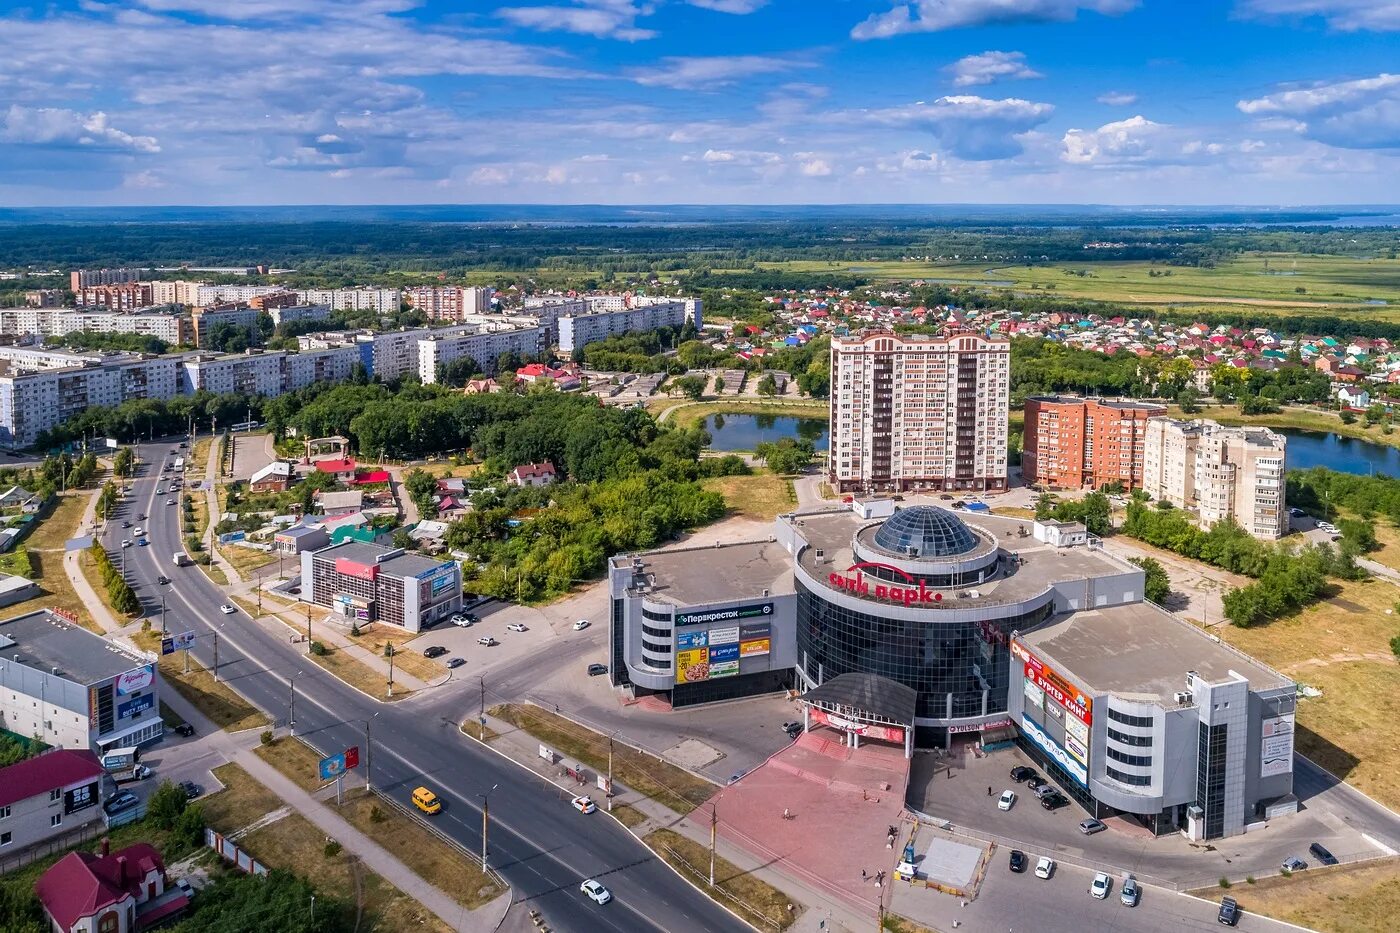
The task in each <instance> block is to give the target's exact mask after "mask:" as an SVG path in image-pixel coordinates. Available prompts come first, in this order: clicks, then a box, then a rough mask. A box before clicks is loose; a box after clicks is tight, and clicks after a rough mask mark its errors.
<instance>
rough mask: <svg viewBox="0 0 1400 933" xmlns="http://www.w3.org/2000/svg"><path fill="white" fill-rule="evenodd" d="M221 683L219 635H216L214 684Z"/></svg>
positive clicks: (216, 633)
mask: <svg viewBox="0 0 1400 933" xmlns="http://www.w3.org/2000/svg"><path fill="white" fill-rule="evenodd" d="M218 682H219V633H218V632H215V633H214V683H218Z"/></svg>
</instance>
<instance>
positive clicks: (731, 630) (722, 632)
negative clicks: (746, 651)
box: [710, 625, 767, 647]
mask: <svg viewBox="0 0 1400 933" xmlns="http://www.w3.org/2000/svg"><path fill="white" fill-rule="evenodd" d="M764 627H765V628H766V627H767V626H764ZM731 644H732V645H737V644H739V626H737V625H731V626H729V627H728V628H712V629H710V646H711V647H714V646H715V645H731Z"/></svg>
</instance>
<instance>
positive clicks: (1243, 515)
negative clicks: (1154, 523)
mask: <svg viewBox="0 0 1400 933" xmlns="http://www.w3.org/2000/svg"><path fill="white" fill-rule="evenodd" d="M1286 447H1287V438H1285V437H1284V436H1283V435H1282V434H1278V433H1276V432H1274V431H1270V430H1269V429H1268V428H1248V427H1225V426H1222V425H1219V424H1216V423H1215V422H1213V421H1178V420H1176V419H1173V418H1165V417H1158V418H1150V419H1148V422H1147V437H1146V444H1145V445H1144V450H1143V485H1142V488H1143V489H1144V490H1145V491H1146V492H1147V495H1148V496H1149V497H1150V498H1152V499H1156V500H1166V501H1167V502H1170V503H1171V504H1172V505H1175V506H1177V507H1178V508H1185V509H1196V510H1197V512H1198V514H1199V516H1200V519H1201V524H1202V525H1205V526H1207V527H1209V526H1210V525H1213V524H1215V523H1216V522H1219V521H1224V520H1225V519H1233V520H1234V521H1235V522H1236V523H1237V524H1238V525H1239V526H1240V527H1241V528H1243V529H1244V530H1245V531H1247V532H1249V533H1250V534H1252V535H1254V536H1255V537H1256V538H1263V539H1265V540H1272V539H1275V538H1281V537H1283V536H1284V535H1285V534H1287V533H1288V509H1287V506H1286V503H1285V501H1284V489H1285V483H1284V471H1285V470H1286V469H1287V452H1286Z"/></svg>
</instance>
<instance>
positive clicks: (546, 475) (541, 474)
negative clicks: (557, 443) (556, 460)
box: [506, 463, 555, 486]
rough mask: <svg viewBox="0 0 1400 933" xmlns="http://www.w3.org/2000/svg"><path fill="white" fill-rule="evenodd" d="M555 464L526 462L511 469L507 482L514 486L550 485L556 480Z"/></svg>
mask: <svg viewBox="0 0 1400 933" xmlns="http://www.w3.org/2000/svg"><path fill="white" fill-rule="evenodd" d="M554 480H555V473H554V464H552V463H525V464H521V465H520V466H518V467H516V468H515V469H513V470H511V471H510V475H509V476H508V477H506V482H508V483H510V484H511V485H512V486H548V485H549V484H550V483H552V482H554Z"/></svg>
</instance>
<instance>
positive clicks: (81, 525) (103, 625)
mask: <svg viewBox="0 0 1400 933" xmlns="http://www.w3.org/2000/svg"><path fill="white" fill-rule="evenodd" d="M101 494H102V487H100V486H99V487H98V488H97V489H94V490H93V491H92V493H91V494H90V495H89V496H88V502H87V507H86V508H84V509H83V515H82V518H80V519H79V520H78V535H79V536H81V535H83V534H84V533H85V532H88V531H91V533H92V534H93V536H94V538H95V537H96V535H97V530H96V529H97V497H98V496H99V495H101ZM81 553H82V552H81V551H65V552H64V554H63V572H64V573H65V574H67V575H68V582H69V583H71V584H72V585H73V591H74V592H75V593H77V594H78V599H79V601H81V602H82V604H83V605H84V606H86V607H87V609H88V612H89V613H91V614H92V620H93V621H94V622H96V623H97V626H98V628H100V629H102V631H104V632H106V633H107V634H108V635H112V634H115V633H117V632H118V631H120V630H121V628H122V623H120V622H118V621H117V620H116V618H115V617H114V616H113V615H112V611H111V610H110V609H108V608H107V604H106V603H104V602H103V601H102V599H101V597H99V596H98V595H97V591H96V590H94V589H93V588H92V584H91V583H89V582H88V579H87V577H86V576H84V575H83V568H82V567H80V566H78V555H79V554H81Z"/></svg>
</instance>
